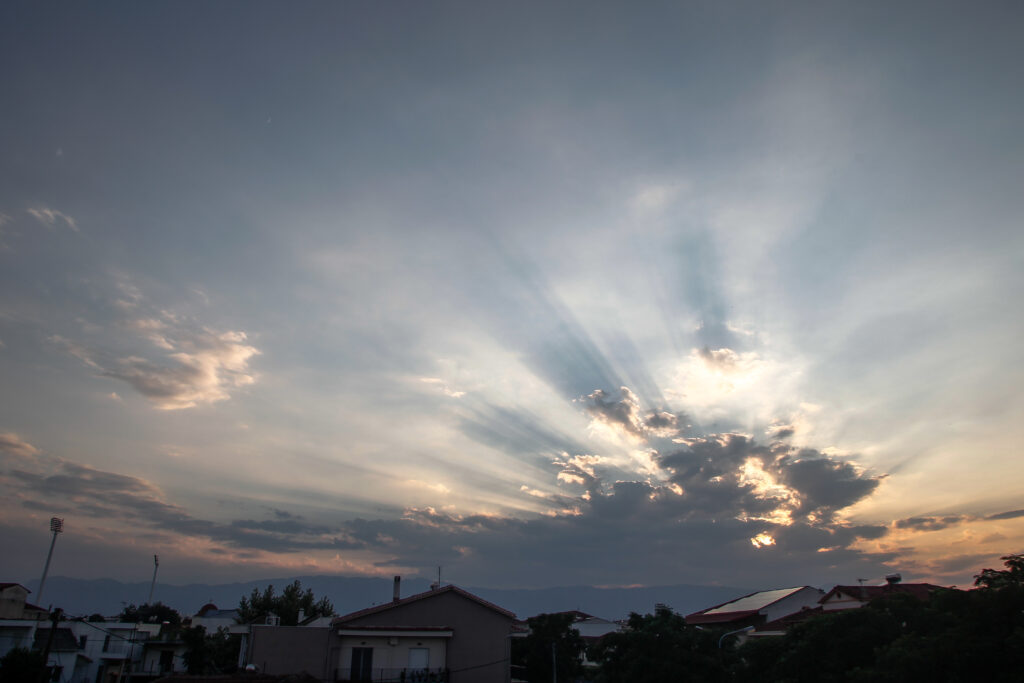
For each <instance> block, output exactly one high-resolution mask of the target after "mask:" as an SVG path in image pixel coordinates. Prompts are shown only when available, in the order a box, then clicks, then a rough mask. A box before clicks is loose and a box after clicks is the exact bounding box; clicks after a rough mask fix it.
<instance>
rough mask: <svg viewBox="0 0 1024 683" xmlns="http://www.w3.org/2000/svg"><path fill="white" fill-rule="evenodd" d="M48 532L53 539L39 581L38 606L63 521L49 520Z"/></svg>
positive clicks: (41, 602)
mask: <svg viewBox="0 0 1024 683" xmlns="http://www.w3.org/2000/svg"><path fill="white" fill-rule="evenodd" d="M50 531H52V532H53V539H51V540H50V552H48V553H47V554H46V564H45V565H44V566H43V578H41V579H39V594H38V595H36V600H37V601H38V602H39V605H40V606H42V604H43V586H45V585H46V575H47V574H48V573H49V571H50V560H51V559H53V546H55V545H57V534H59V533H62V532H63V531H64V520H63V519H60V518H59V517H51V518H50Z"/></svg>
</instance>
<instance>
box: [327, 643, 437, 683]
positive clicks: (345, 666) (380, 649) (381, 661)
mask: <svg viewBox="0 0 1024 683" xmlns="http://www.w3.org/2000/svg"><path fill="white" fill-rule="evenodd" d="M446 640H447V638H421V637H413V638H410V637H404V636H399V637H386V636H362V635H359V636H347V635H346V636H342V637H341V649H340V651H339V656H338V658H337V660H336V661H337V662H338V669H337V678H338V679H340V680H345V679H346V678H347V677H348V676H349V673H350V672H351V671H352V648H354V647H372V648H373V670H374V671H375V672H379V671H380V670H383V671H384V673H385V675H384V678H385V679H387V678H394V677H397V676H398V672H400V671H402V670H403V669H407V668H408V667H409V649H410V648H417V647H422V648H427V649H429V651H430V655H429V656H430V663H429V665H428V668H429V669H430V671H437V670H438V669H444V668H445V667H446V666H447V659H446V657H445V654H446V650H447V647H446V643H445V641H446ZM392 643H394V644H392ZM378 678H380V676H379V675H375V676H374V680H377V679H378Z"/></svg>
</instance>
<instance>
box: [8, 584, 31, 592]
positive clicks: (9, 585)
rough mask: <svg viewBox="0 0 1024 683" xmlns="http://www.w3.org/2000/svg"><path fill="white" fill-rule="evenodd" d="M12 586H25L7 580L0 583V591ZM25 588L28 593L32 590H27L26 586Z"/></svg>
mask: <svg viewBox="0 0 1024 683" xmlns="http://www.w3.org/2000/svg"><path fill="white" fill-rule="evenodd" d="M12 586H19V587H21V588H25V587H24V586H22V585H21V584H20V583H8V582H4V583H0V591H2V590H6V589H8V588H11V587H12ZM25 590H26V591H28V592H29V593H31V592H32V591H30V590H28V589H27V588H25Z"/></svg>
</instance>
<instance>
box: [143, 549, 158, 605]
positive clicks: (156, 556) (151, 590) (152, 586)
mask: <svg viewBox="0 0 1024 683" xmlns="http://www.w3.org/2000/svg"><path fill="white" fill-rule="evenodd" d="M159 568H160V556H159V555H154V556H153V581H152V583H150V584H149V600H147V601H146V604H147V605H152V604H153V589H154V588H156V570H157V569H159Z"/></svg>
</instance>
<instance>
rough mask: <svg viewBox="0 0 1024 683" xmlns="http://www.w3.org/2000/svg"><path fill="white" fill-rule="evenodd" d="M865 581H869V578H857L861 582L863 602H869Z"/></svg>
mask: <svg viewBox="0 0 1024 683" xmlns="http://www.w3.org/2000/svg"><path fill="white" fill-rule="evenodd" d="M865 581H867V579H857V583H859V584H860V599H861V600H862V601H863V602H867V601H868V592H867V591H866V590H864V582H865Z"/></svg>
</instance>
